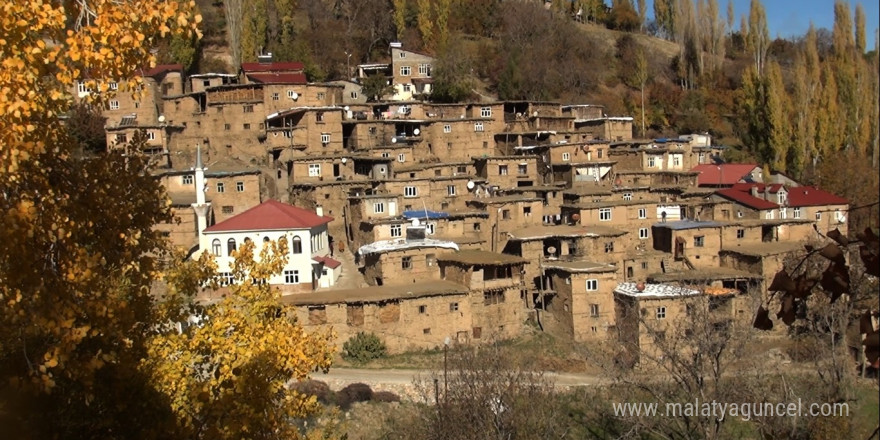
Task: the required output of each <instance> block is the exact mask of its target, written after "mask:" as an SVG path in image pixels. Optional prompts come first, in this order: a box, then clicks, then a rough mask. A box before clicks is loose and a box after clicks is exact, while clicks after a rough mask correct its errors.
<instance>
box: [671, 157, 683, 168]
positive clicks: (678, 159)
mask: <svg viewBox="0 0 880 440" xmlns="http://www.w3.org/2000/svg"><path fill="white" fill-rule="evenodd" d="M672 166H675V167H680V166H681V155H678V154H673V155H672Z"/></svg>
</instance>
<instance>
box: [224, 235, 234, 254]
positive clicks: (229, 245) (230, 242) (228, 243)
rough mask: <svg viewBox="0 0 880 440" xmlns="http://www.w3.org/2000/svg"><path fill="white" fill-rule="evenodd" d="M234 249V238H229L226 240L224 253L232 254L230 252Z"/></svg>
mask: <svg viewBox="0 0 880 440" xmlns="http://www.w3.org/2000/svg"><path fill="white" fill-rule="evenodd" d="M235 249H236V246H235V239H234V238H230V239H229V240H227V241H226V254H227V255H232V253H233V252H235Z"/></svg>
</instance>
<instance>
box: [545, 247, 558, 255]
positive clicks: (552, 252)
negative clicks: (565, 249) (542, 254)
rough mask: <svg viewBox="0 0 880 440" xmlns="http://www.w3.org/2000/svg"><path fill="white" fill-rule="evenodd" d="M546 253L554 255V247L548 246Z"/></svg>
mask: <svg viewBox="0 0 880 440" xmlns="http://www.w3.org/2000/svg"><path fill="white" fill-rule="evenodd" d="M547 253H548V254H555V253H556V246H548V247H547Z"/></svg>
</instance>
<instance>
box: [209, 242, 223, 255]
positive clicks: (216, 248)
mask: <svg viewBox="0 0 880 440" xmlns="http://www.w3.org/2000/svg"><path fill="white" fill-rule="evenodd" d="M220 252H221V249H220V239H219V238H215V239H214V241H212V242H211V253H213V254H214V256H216V257H219V256H220Z"/></svg>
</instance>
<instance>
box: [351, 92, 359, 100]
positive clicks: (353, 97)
mask: <svg viewBox="0 0 880 440" xmlns="http://www.w3.org/2000/svg"><path fill="white" fill-rule="evenodd" d="M350 96H351V99H358V92H351V94H350Z"/></svg>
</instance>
